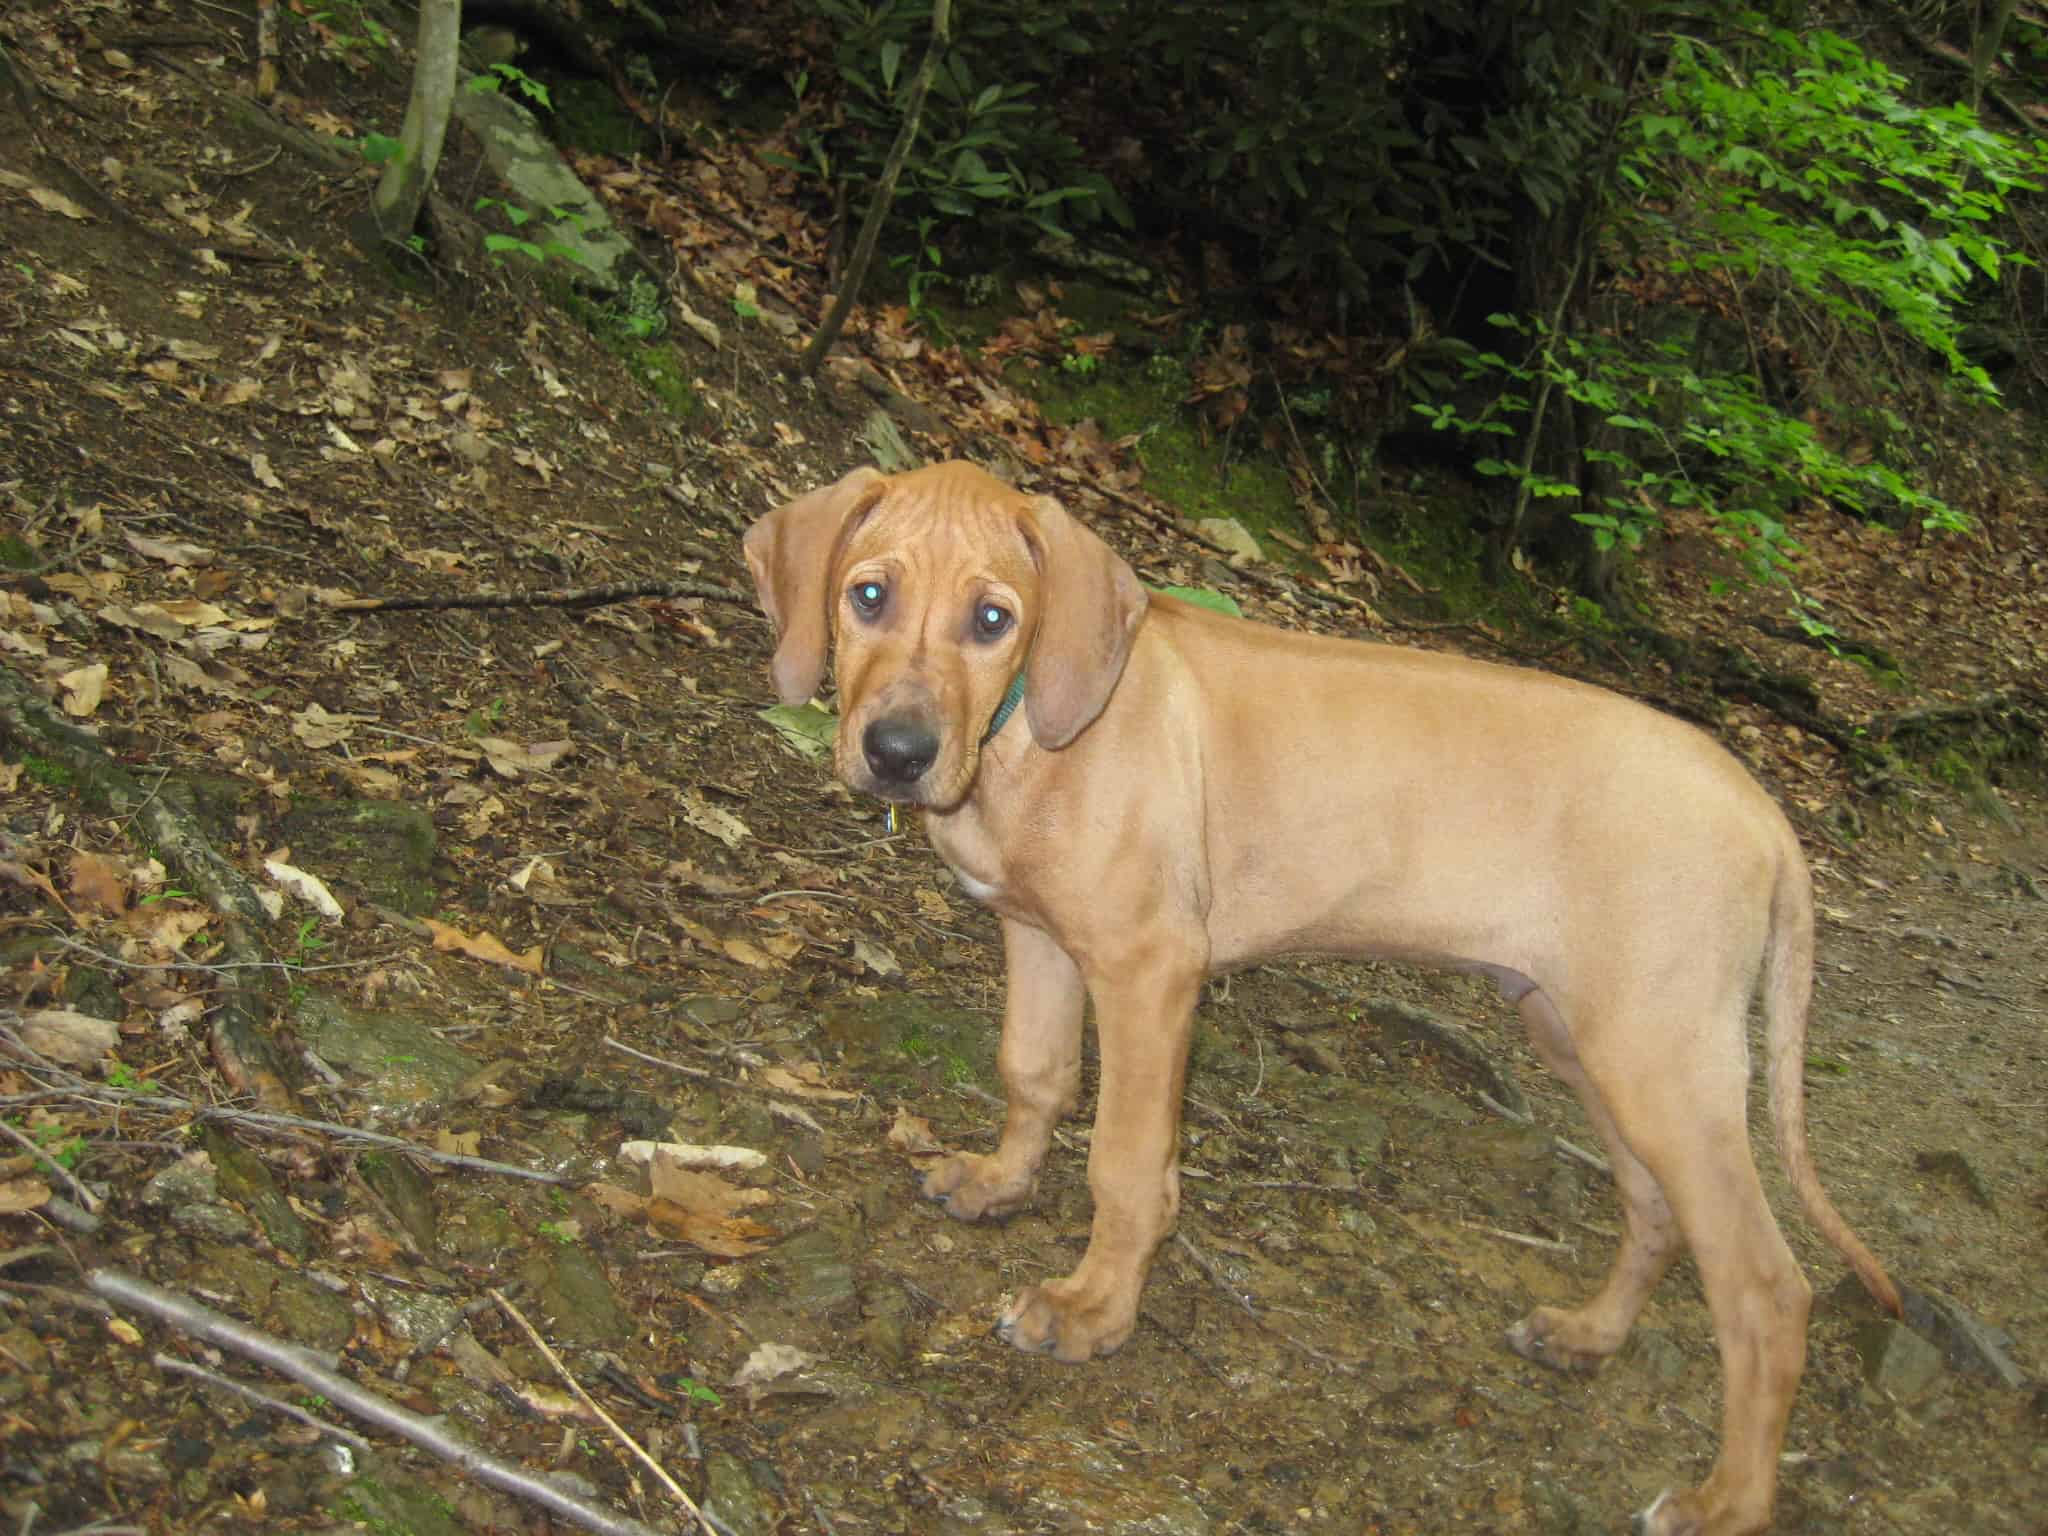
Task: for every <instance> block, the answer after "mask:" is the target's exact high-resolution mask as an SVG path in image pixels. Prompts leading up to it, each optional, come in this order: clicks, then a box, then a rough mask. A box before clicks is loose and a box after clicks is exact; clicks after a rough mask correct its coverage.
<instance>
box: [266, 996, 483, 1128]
mask: <svg viewBox="0 0 2048 1536" xmlns="http://www.w3.org/2000/svg"><path fill="white" fill-rule="evenodd" d="M292 1026H293V1028H295V1029H296V1030H297V1031H298V1033H299V1038H300V1039H302V1040H304V1041H305V1042H306V1043H307V1044H308V1045H309V1046H311V1047H312V1048H313V1050H314V1051H315V1052H316V1053H317V1054H318V1055H319V1056H320V1058H321V1059H322V1060H323V1061H325V1062H327V1063H328V1064H329V1065H331V1066H334V1067H337V1068H339V1069H341V1070H342V1071H344V1072H347V1073H349V1074H350V1076H351V1078H352V1079H353V1080H354V1081H353V1082H352V1084H351V1086H353V1087H354V1088H356V1089H357V1090H358V1091H359V1092H360V1093H361V1094H362V1095H363V1097H364V1098H365V1099H366V1100H367V1101H368V1102H369V1103H370V1105H371V1106H372V1107H373V1108H375V1109H377V1110H378V1111H380V1112H381V1113H383V1114H386V1115H391V1116H397V1117H406V1116H415V1115H418V1114H421V1113H424V1112H425V1111H427V1110H429V1109H431V1108H432V1107H433V1106H435V1105H437V1104H440V1103H444V1102H446V1101H447V1100H448V1099H449V1098H450V1097H451V1096H452V1095H453V1094H454V1093H455V1091H456V1089H458V1088H460V1087H461V1086H462V1085H463V1084H464V1083H465V1082H467V1081H468V1080H469V1078H470V1077H471V1076H472V1075H473V1074H474V1073H475V1072H476V1071H477V1069H478V1068H479V1067H480V1066H481V1065H482V1063H481V1062H479V1061H478V1060H477V1059H476V1058H475V1057H474V1056H472V1055H470V1054H469V1052H467V1051H465V1050H463V1049H461V1048H460V1047H459V1046H455V1045H451V1044H449V1043H448V1042H447V1041H446V1040H443V1039H442V1038H441V1037H440V1036H439V1035H438V1034H436V1033H435V1032H434V1026H433V1022H432V1018H431V1016H430V1015H428V1014H425V1013H411V1012H384V1011H381V1010H378V1009H372V1008H355V1007H351V1006H350V1005H349V1004H347V1003H345V1002H343V1001H342V1000H341V999H340V998H338V997H336V996H334V995H333V994H331V993H327V992H320V991H311V990H309V991H308V992H307V993H306V994H305V995H304V996H303V997H302V998H301V999H300V1000H299V1001H298V1003H297V1004H296V1005H295V1006H294V1007H293V1009H292Z"/></svg>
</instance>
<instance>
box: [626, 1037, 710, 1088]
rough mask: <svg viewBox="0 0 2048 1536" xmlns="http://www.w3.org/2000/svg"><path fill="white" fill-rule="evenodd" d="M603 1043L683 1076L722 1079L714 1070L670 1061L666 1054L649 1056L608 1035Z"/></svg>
mask: <svg viewBox="0 0 2048 1536" xmlns="http://www.w3.org/2000/svg"><path fill="white" fill-rule="evenodd" d="M604 1043H605V1044H606V1045H608V1046H610V1047H611V1048H612V1049H613V1050H615V1051H618V1052H621V1053H622V1054H624V1055H627V1056H632V1057H636V1058H638V1059H639V1060H641V1061H645V1062H649V1063H651V1064H652V1065H654V1066H657V1067H660V1068H662V1069H663V1070H664V1071H668V1072H680V1073H682V1074H683V1076H685V1077H698V1078H703V1079H705V1080H706V1081H707V1082H713V1083H716V1082H721V1081H723V1079H722V1078H720V1077H719V1075H718V1074H717V1073H716V1072H706V1071H705V1070H704V1069H703V1068H702V1067H686V1066H684V1065H683V1064H682V1063H681V1062H680V1061H670V1060H669V1059H668V1058H667V1057H666V1056H650V1055H648V1054H647V1052H645V1051H636V1050H634V1049H633V1047H632V1046H630V1045H622V1044H621V1043H620V1042H618V1041H617V1040H614V1039H613V1038H612V1037H611V1036H610V1035H606V1036H605V1037H604Z"/></svg>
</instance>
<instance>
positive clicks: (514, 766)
mask: <svg viewBox="0 0 2048 1536" xmlns="http://www.w3.org/2000/svg"><path fill="white" fill-rule="evenodd" d="M477 745H478V746H479V747H481V748H482V749H483V754H484V761H485V762H487V763H489V764H490V765H491V771H492V772H494V773H496V774H497V775H498V776H499V777H500V778H505V779H516V778H518V777H519V776H520V775H521V774H524V773H540V772H545V771H546V770H547V769H549V768H552V767H554V766H555V764H556V763H558V762H560V761H561V760H562V759H563V758H564V757H566V756H567V755H568V754H569V752H570V751H571V750H573V748H574V746H575V743H573V742H568V741H536V742H531V743H520V742H516V741H507V740H506V739H505V738H504V737H502V736H483V737H479V738H478V739H477Z"/></svg>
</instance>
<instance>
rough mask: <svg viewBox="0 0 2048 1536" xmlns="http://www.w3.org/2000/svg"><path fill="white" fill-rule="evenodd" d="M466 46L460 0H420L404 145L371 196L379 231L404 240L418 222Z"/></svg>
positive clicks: (438, 159) (437, 160) (401, 136)
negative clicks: (417, 44) (458, 68)
mask: <svg viewBox="0 0 2048 1536" xmlns="http://www.w3.org/2000/svg"><path fill="white" fill-rule="evenodd" d="M461 44H462V0H420V40H419V47H418V50H417V53H416V56H415V57H414V59H413V67H412V100H411V101H409V102H408V103H407V104H406V108H405V126H404V127H403V128H402V129H400V130H399V135H398V137H399V142H400V145H401V146H402V147H401V148H400V150H399V152H398V155H397V157H396V158H395V159H393V160H392V161H391V163H390V164H389V165H387V166H385V168H384V176H383V179H382V180H380V181H379V182H378V183H377V190H376V192H374V193H373V194H372V195H371V198H370V211H371V213H372V215H373V216H374V217H375V219H376V221H377V232H378V233H379V234H380V235H381V236H382V237H383V238H384V239H386V240H398V241H403V240H405V239H406V238H408V237H409V236H410V235H411V234H412V232H413V226H414V225H416V224H417V223H418V222H419V217H420V208H421V206H422V205H423V204H424V203H425V202H426V200H427V187H428V185H429V184H430V183H431V182H432V181H433V179H434V168H435V167H436V166H438V165H439V164H440V163H441V141H442V140H443V139H444V138H445V137H446V136H447V133H448V109H449V107H450V105H451V104H452V103H453V102H454V100H455V64H456V56H457V54H458V53H459V51H460V49H461Z"/></svg>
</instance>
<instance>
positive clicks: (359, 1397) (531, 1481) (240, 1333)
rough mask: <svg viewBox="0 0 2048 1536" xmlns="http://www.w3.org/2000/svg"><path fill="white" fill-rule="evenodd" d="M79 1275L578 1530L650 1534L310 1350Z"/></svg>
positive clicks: (94, 1275)
mask: <svg viewBox="0 0 2048 1536" xmlns="http://www.w3.org/2000/svg"><path fill="white" fill-rule="evenodd" d="M85 1283H86V1284H87V1286H89V1287H90V1288H91V1289H92V1290H93V1291H94V1292H95V1293H96V1294H98V1295H100V1296H103V1297H105V1298H106V1299H107V1300H108V1301H111V1302H114V1303H116V1304H117V1305H119V1306H122V1307H126V1308H128V1309H129V1310H130V1311H135V1312H141V1313H145V1314H146V1315H148V1316H150V1317H153V1318H155V1319H156V1320H157V1321H158V1322H161V1323H168V1324H169V1325H170V1326H171V1327H173V1328H175V1329H177V1330H178V1331H179V1332H181V1333H184V1334H187V1335H189V1336H190V1337H192V1338H195V1339H199V1340H202V1341H203V1342H205V1343H208V1344H211V1345H214V1346H215V1347H216V1348H219V1349H227V1350H232V1351H234V1352H235V1353H236V1354H238V1355H241V1356H243V1357H244V1358H245V1359H249V1360H254V1361H256V1362H257V1363H258V1364H260V1365H263V1366H266V1367H267V1368H269V1369H270V1370H273V1371H275V1372H277V1374H278V1375H280V1376H285V1377H288V1378H290V1379H291V1380H293V1381H296V1382H298V1383H299V1384H300V1385H301V1386H305V1387H310V1388H312V1389H313V1390H314V1391H315V1392H318V1393H319V1394H320V1395H321V1396H322V1397H324V1398H326V1399H327V1400H328V1401H329V1402H330V1403H333V1404H334V1405H335V1406H336V1407H338V1408H341V1409H343V1410H345V1411H346V1412H348V1413H352V1414H354V1415H355V1416H356V1417H357V1418H359V1419H363V1420H365V1421H367V1422H368V1423H371V1424H374V1425H376V1426H377V1428H379V1429H383V1430H388V1431H390V1432H391V1433H392V1434H395V1435H398V1436H400V1437H402V1438H403V1439H406V1440H410V1441H411V1442H412V1443H413V1444H414V1445H417V1446H419V1447H420V1448H421V1449H423V1450H426V1451H429V1452H431V1453H432V1454H434V1455H436V1456H438V1457H440V1458H441V1459H442V1460H443V1461H445V1462H448V1463H449V1464H451V1465H452V1466H454V1467H456V1468H458V1469H460V1470H461V1471H462V1472H464V1473H466V1474H467V1475H469V1476H471V1477H474V1478H475V1479H476V1480H477V1481H479V1482H481V1483H486V1484H488V1485H490V1486H491V1487H493V1488H496V1489H498V1490H499V1491H500V1492H503V1493H509V1494H513V1495H515V1496H516V1497H519V1498H522V1499H526V1500H529V1501H530V1502H532V1503H535V1504H538V1505H540V1506H541V1507H542V1508H543V1509H545V1510H547V1511H549V1512H550V1513H552V1514H556V1515H560V1516H561V1517H562V1518H563V1519H565V1520H571V1521H574V1522H575V1523H576V1524H577V1525H580V1526H582V1527H583V1528H584V1529H585V1530H590V1531H598V1532H600V1533H602V1536H655V1533H654V1531H653V1530H652V1528H650V1527H648V1526H645V1525H642V1524H641V1523H640V1522H639V1521H638V1520H634V1519H632V1518H630V1517H629V1516H626V1515H617V1514H613V1513H612V1512H611V1511H610V1510H608V1509H605V1508H603V1507H601V1506H599V1505H597V1504H593V1503H591V1502H590V1501H589V1500H587V1499H582V1498H579V1497H577V1496H576V1495H575V1494H573V1493H571V1492H569V1491H568V1490H567V1489H565V1488H563V1487H561V1486H560V1485H558V1484H557V1483H555V1482H553V1481H552V1480H551V1479H549V1478H546V1477H540V1476H536V1475H535V1474H534V1473H531V1472H528V1471H527V1470H526V1469H525V1468H524V1467H518V1466H514V1465H513V1464H512V1463H510V1462H508V1461H501V1460H499V1459H498V1458H497V1457H495V1456H493V1455H491V1454H489V1453H488V1452H486V1451H482V1450H479V1449H478V1448H477V1447H475V1446H473V1445H471V1444H470V1443H469V1442H468V1441H466V1440H463V1439H461V1438H459V1437H458V1436H456V1435H455V1434H453V1433H451V1432H450V1431H449V1430H448V1429H447V1428H445V1427H444V1425H443V1424H442V1423H441V1422H440V1421H439V1420H436V1419H429V1418H426V1417H424V1416H422V1415H420V1414H417V1413H414V1412H412V1411H411V1410H410V1409H407V1408H401V1407H400V1406H399V1405H398V1404H397V1403H394V1402H392V1401H391V1400H390V1399H389V1398H387V1397H383V1396H380V1395H379V1394H377V1393H375V1392H372V1391H370V1390H369V1389H368V1388H366V1387H360V1386H358V1385H356V1383H355V1382H353V1381H351V1380H349V1378H348V1377H346V1376H343V1375H341V1374H340V1373H339V1372H337V1371H334V1370H332V1369H330V1368H329V1367H328V1366H327V1364H326V1363H325V1362H323V1361H322V1360H320V1359H319V1358H318V1357H317V1356H315V1355H314V1354H313V1352H312V1351H311V1350H307V1349H301V1348H300V1347H299V1346H298V1345H296V1344H287V1343H286V1342H285V1341H284V1340H282V1339H279V1338H276V1337H274V1336H272V1335H270V1334H267V1333H265V1332H263V1331H262V1330H261V1329H259V1328H251V1327H250V1326H249V1325H248V1324H246V1323H238V1322H236V1321H235V1320H234V1319H233V1318H231V1317H228V1316H226V1315H225V1314H223V1313H220V1312H216V1311H214V1310H213V1309H212V1308H211V1307H205V1306H201V1305H200V1304H199V1303H198V1302H196V1301H192V1300H189V1299H188V1298H186V1297H183V1296H179V1295H177V1294H175V1293H174V1292H171V1291H167V1290H164V1289H163V1288H162V1287H160V1286H155V1285H151V1284H150V1283H149V1282H148V1281H147V1280H143V1279H139V1278H137V1277H136V1276H134V1275H131V1274H127V1273H126V1272H124V1271H122V1270H118V1269H95V1270H93V1271H92V1272H91V1273H89V1274H88V1275H87V1276H86V1277H85Z"/></svg>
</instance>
